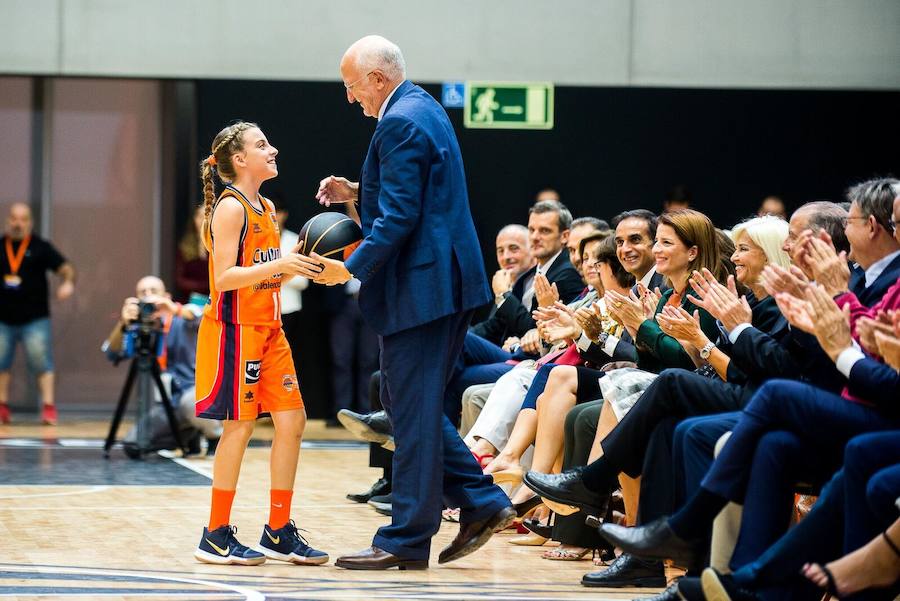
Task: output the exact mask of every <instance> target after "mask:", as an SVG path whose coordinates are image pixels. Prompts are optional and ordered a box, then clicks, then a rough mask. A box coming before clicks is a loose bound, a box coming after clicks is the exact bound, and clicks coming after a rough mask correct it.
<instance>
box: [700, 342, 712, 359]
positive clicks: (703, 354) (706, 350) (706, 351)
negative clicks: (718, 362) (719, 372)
mask: <svg viewBox="0 0 900 601" xmlns="http://www.w3.org/2000/svg"><path fill="white" fill-rule="evenodd" d="M714 348H716V343H715V342H707V343H706V345H705V346H704V347H703V348H702V349H700V358H701V359H703V360H704V361H709V355H710V353H712V350H713V349H714Z"/></svg>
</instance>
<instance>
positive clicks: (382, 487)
mask: <svg viewBox="0 0 900 601" xmlns="http://www.w3.org/2000/svg"><path fill="white" fill-rule="evenodd" d="M390 492H391V482H390V480H388V479H386V478H379V479H378V480H376V481H375V484H373V485H372V488H370V489H369V490H367V491H366V492H361V493H350V494H349V495H347V498H348V499H350V500H351V501H353V502H354V503H368V502H369V499H371V498H372V497H377V496H378V495H386V494H389V493H390Z"/></svg>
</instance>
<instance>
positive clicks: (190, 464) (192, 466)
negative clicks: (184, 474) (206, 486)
mask: <svg viewBox="0 0 900 601" xmlns="http://www.w3.org/2000/svg"><path fill="white" fill-rule="evenodd" d="M157 455H159V456H160V457H165V458H166V459H169V460H170V461H173V462H175V463H177V464H178V465H180V466H181V467H186V468H187V469H189V470H191V471H192V472H194V473H196V474H200V475H201V476H203V477H205V478H209V479H210V480H212V479H213V474H212V465H211V464H210V466H209V467H208V468H205V469H204V468H203V467H202V466H200V465H197V464H196V462H194V461H191V460H189V459H186V458H184V457H180V456H178V455H176V454H175V453H173V452H172V451H158V452H157Z"/></svg>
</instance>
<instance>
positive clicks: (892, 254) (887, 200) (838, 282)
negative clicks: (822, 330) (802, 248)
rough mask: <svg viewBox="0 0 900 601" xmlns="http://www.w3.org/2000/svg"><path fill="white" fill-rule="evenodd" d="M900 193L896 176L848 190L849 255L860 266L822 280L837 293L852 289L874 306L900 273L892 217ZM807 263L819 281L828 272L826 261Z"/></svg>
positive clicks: (897, 238) (899, 252)
mask: <svg viewBox="0 0 900 601" xmlns="http://www.w3.org/2000/svg"><path fill="white" fill-rule="evenodd" d="M898 197H900V181H898V180H896V179H892V178H885V179H873V180H869V181H865V182H862V183H861V184H857V185H855V186H853V187H852V188H850V189H849V190H848V191H847V199H848V200H850V211H849V214H848V215H847V225H846V227H845V229H844V233H845V234H846V236H847V239H848V241H849V242H850V255H849V257H848V258H849V259H850V260H851V261H854V262H855V263H856V264H857V265H859V267H860V269H858V270H855V271H853V272H850V271H848V270H841V272H840V274H841V276H842V277H839V278H829V279H828V280H827V281H825V280H823V281H822V282H820V283H822V284H823V285H824V286H825V289H826V290H828V292H830V293H831V294H832V295H833V296H837V295H838V294H842V293H844V292H847V291H850V292H852V293H854V294H855V295H856V298H857V299H858V300H859V302H860V303H861V304H863V305H864V306H867V307H871V306H872V305H874V304H875V303H877V302H878V301H879V300H880V299H881V297H883V296H884V293H885V292H886V291H887V289H888V288H890V287H891V286H892V285H893V284H894V282H896V281H897V278H898V277H900V236H898V235H897V234H896V232H895V231H894V230H895V227H896V226H895V224H893V221H892V219H893V210H894V199H895V198H898ZM838 250H840V249H838ZM805 263H806V266H807V267H808V269H809V270H810V271H812V272H813V273H812V274H811V275H812V277H813V278H814V279H816V281H819V279H820V278H822V277H823V276H824V274H823V273H822V270H823V269H824V268H826V267H827V266H826V265H824V264H823V262H817V261H815V260H808V261H806V262H805Z"/></svg>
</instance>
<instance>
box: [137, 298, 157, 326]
mask: <svg viewBox="0 0 900 601" xmlns="http://www.w3.org/2000/svg"><path fill="white" fill-rule="evenodd" d="M154 313H156V305H155V304H154V303H147V302H144V301H138V318H137V320H136V321H135V322H133V323H137V324H139V325H141V326H148V327H153V326H155V325H156V324H157V323H158V322H159V320H158V319H154V317H153V314H154Z"/></svg>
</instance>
